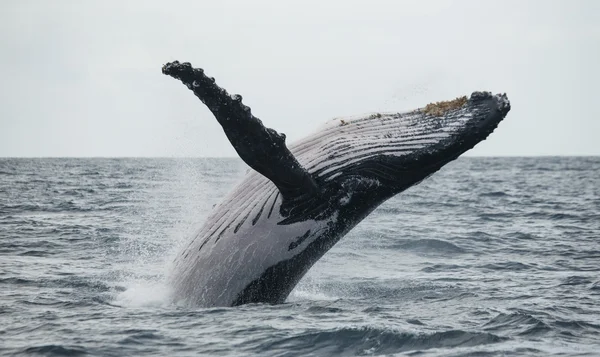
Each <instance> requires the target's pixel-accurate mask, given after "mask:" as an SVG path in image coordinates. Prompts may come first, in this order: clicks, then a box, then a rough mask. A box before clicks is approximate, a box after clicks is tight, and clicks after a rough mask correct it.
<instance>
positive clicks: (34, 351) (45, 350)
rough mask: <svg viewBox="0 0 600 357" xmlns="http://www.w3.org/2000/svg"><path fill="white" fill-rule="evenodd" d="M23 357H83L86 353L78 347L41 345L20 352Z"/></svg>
mask: <svg viewBox="0 0 600 357" xmlns="http://www.w3.org/2000/svg"><path fill="white" fill-rule="evenodd" d="M20 354H23V355H44V356H84V355H86V354H88V352H87V351H86V350H85V349H84V348H82V347H79V346H62V345H43V346H35V347H28V348H26V349H24V350H22V351H21V352H20Z"/></svg>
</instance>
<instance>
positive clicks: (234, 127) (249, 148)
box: [162, 61, 318, 199]
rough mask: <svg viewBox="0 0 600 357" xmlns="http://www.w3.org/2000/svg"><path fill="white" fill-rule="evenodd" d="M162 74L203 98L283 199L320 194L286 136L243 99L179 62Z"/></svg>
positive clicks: (246, 159) (242, 155) (247, 159)
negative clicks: (243, 102)
mask: <svg viewBox="0 0 600 357" xmlns="http://www.w3.org/2000/svg"><path fill="white" fill-rule="evenodd" d="M162 72H163V73H164V74H167V75H169V76H171V77H174V78H176V79H179V80H181V81H182V82H183V84H185V85H186V86H187V87H188V88H189V89H191V90H192V91H193V92H194V94H195V95H196V96H197V97H198V98H200V100H201V101H202V103H204V104H205V105H206V106H207V107H208V109H209V110H210V111H211V112H212V113H213V114H214V116H215V117H216V118H217V121H218V122H219V124H221V126H222V127H223V130H224V131H225V134H226V135H227V138H228V139H229V141H230V142H231V144H232V145H233V147H234V148H235V151H237V153H238V155H240V158H242V160H244V162H245V163H246V164H248V165H249V166H250V167H251V168H253V169H254V170H256V171H258V172H259V173H260V174H262V175H263V176H265V177H267V178H268V179H269V180H271V181H272V182H273V183H274V184H275V185H276V186H277V188H279V190H280V191H281V194H282V196H283V198H284V199H293V198H297V197H303V196H306V195H314V194H315V193H317V191H318V188H317V185H316V183H315V181H314V179H313V178H312V176H311V175H310V174H309V173H308V172H307V171H306V170H305V169H304V168H303V167H302V166H301V165H300V163H299V162H298V160H296V158H295V157H294V155H292V153H291V152H290V151H289V150H288V148H287V147H286V145H285V135H284V134H279V133H277V132H276V131H275V130H273V129H270V128H266V127H265V126H264V125H263V124H262V122H261V121H260V119H258V118H256V117H255V116H253V115H252V113H251V112H250V108H249V107H247V106H245V105H244V104H242V97H241V96H240V95H233V96H230V95H229V94H228V93H227V91H226V90H225V89H223V88H221V87H219V86H218V85H217V84H216V83H215V79H214V78H211V77H208V76H206V75H205V74H204V71H203V70H202V69H201V68H193V67H192V65H191V64H190V63H187V62H185V63H179V62H178V61H175V62H172V63H167V64H166V65H164V66H163V68H162Z"/></svg>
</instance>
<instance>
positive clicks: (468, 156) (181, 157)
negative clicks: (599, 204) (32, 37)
mask: <svg viewBox="0 0 600 357" xmlns="http://www.w3.org/2000/svg"><path fill="white" fill-rule="evenodd" d="M535 157H540V158H550V157H564V158H567V157H600V154H577V155H565V154H543V155H464V156H460V157H458V158H457V159H460V158H535ZM1 159H238V160H241V158H240V157H239V156H0V160H1Z"/></svg>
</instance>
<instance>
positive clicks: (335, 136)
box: [162, 61, 511, 307]
mask: <svg viewBox="0 0 600 357" xmlns="http://www.w3.org/2000/svg"><path fill="white" fill-rule="evenodd" d="M162 72H163V73H164V74H166V75H168V76H171V77H173V78H175V79H178V80H179V81H181V82H182V83H183V84H184V85H185V86H187V88H188V89H190V90H191V91H192V92H193V93H194V95H195V96H196V97H198V99H200V101H201V102H202V103H204V105H206V107H207V108H208V109H209V110H210V111H211V112H212V114H213V115H214V117H215V118H216V119H217V121H218V122H219V124H220V125H221V127H222V129H223V131H224V133H225V136H226V137H227V139H228V140H229V141H230V143H231V144H232V146H233V148H234V149H235V151H236V152H237V154H238V155H239V157H240V158H241V159H242V160H243V161H244V162H245V163H246V164H247V165H248V166H249V168H250V169H249V170H248V172H247V174H246V175H245V176H244V177H243V178H242V179H241V181H240V182H239V183H238V184H237V186H235V187H234V188H233V189H232V190H231V191H230V192H229V193H228V194H227V195H226V197H224V198H223V200H222V201H221V202H220V203H219V204H217V205H216V206H215V207H214V208H213V209H212V211H211V212H210V213H209V215H208V217H207V219H206V221H205V223H204V225H202V226H201V227H200V228H199V229H198V230H197V231H196V232H194V234H192V235H191V238H190V240H189V242H186V243H185V244H183V245H182V247H181V249H180V251H179V252H178V254H177V256H176V258H175V260H174V262H173V264H172V268H171V272H170V274H169V284H170V286H171V290H172V297H173V299H174V301H176V302H177V303H179V304H184V305H189V306H197V307H225V306H238V305H243V304H248V303H265V304H279V303H283V302H285V300H286V299H287V297H288V296H289V294H290V293H291V291H292V290H293V289H294V287H295V286H296V285H297V283H298V282H299V281H300V279H301V278H302V277H303V276H304V275H305V273H306V272H307V271H308V270H309V269H310V268H311V267H312V266H313V265H314V264H315V262H317V261H318V260H319V259H320V258H321V257H322V256H323V255H324V254H325V253H326V252H327V251H328V250H329V249H331V248H332V247H333V246H334V245H335V244H336V243H337V242H338V241H339V240H340V239H341V238H342V237H344V235H345V234H347V233H348V232H349V231H350V230H351V229H352V228H353V227H355V226H356V225H357V224H358V223H359V222H361V221H362V220H363V219H364V218H365V217H367V216H368V215H369V214H370V213H371V212H372V211H373V210H374V209H376V208H377V207H378V206H379V205H380V204H382V203H383V202H385V201H386V200H388V199H389V198H391V197H393V196H395V195H397V194H399V193H401V192H402V191H404V190H406V189H407V188H409V187H411V186H413V185H416V184H418V183H419V182H421V181H423V180H424V179H426V178H427V177H429V176H430V175H432V174H433V173H435V172H436V171H438V170H440V169H441V168H442V167H443V166H444V165H446V164H447V163H449V162H451V161H452V160H455V159H456V158H457V157H459V156H460V155H461V154H463V153H464V152H466V151H468V150H470V149H471V148H473V147H474V146H475V145H477V144H478V143H479V142H481V141H483V140H485V139H486V138H487V137H488V136H489V135H490V134H491V133H492V132H493V131H494V129H495V128H496V127H497V126H498V124H499V123H500V122H501V121H502V120H503V119H504V118H505V117H506V115H507V113H508V112H509V111H510V108H511V106H510V102H509V100H508V98H507V96H506V94H492V93H491V92H487V91H476V92H473V93H471V94H470V96H461V97H458V98H456V99H453V100H448V101H440V102H434V103H430V104H427V105H425V106H423V107H421V108H418V109H414V110H410V111H403V112H397V113H394V112H389V113H372V114H365V115H358V116H354V117H345V118H336V119H332V120H329V121H328V122H326V123H325V124H324V125H323V126H322V127H320V128H319V129H317V130H315V132H314V133H313V134H311V135H308V136H307V137H305V138H303V139H300V140H298V141H296V142H294V143H291V144H290V145H287V144H286V142H285V139H286V137H285V135H284V134H281V133H278V132H277V131H275V130H274V129H271V128H267V127H265V126H264V125H263V123H262V121H261V120H260V119H258V118H257V117H255V116H254V115H253V114H252V111H251V109H250V108H249V107H248V106H246V105H244V104H243V103H242V97H241V96H240V95H230V94H229V93H228V92H227V91H226V90H225V89H223V88H221V87H219V86H218V85H217V84H216V82H215V79H214V78H212V77H208V76H207V75H206V74H205V73H204V70H203V69H201V68H194V67H193V66H192V65H191V64H190V63H188V62H184V63H180V62H178V61H174V62H170V63H167V64H165V65H164V66H163V67H162Z"/></svg>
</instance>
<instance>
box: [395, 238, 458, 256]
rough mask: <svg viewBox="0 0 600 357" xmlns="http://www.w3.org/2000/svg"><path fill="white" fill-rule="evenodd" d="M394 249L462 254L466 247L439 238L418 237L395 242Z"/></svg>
mask: <svg viewBox="0 0 600 357" xmlns="http://www.w3.org/2000/svg"><path fill="white" fill-rule="evenodd" d="M391 248H392V249H401V250H410V251H415V252H419V253H437V254H448V253H450V254H462V253H465V252H466V249H464V248H461V247H459V246H458V245H456V244H453V243H450V242H446V241H444V240H439V239H417V240H411V241H408V242H404V243H400V244H395V245H393V246H392V247H391Z"/></svg>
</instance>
